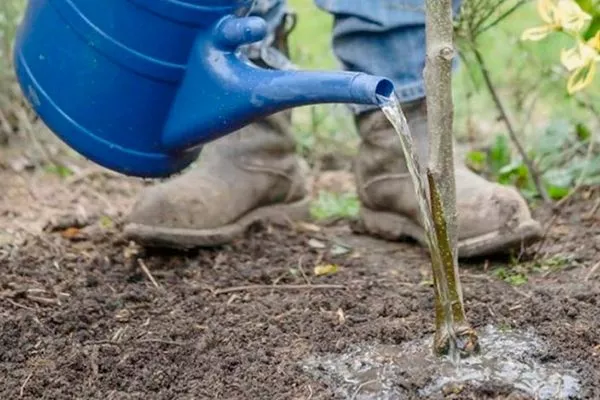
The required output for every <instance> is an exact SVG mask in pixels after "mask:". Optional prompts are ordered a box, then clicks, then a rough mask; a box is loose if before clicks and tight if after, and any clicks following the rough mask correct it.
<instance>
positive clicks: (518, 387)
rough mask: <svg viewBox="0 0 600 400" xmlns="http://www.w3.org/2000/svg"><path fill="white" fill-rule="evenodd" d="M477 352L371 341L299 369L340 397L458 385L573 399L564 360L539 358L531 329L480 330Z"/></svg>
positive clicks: (381, 398)
mask: <svg viewBox="0 0 600 400" xmlns="http://www.w3.org/2000/svg"><path fill="white" fill-rule="evenodd" d="M479 333H480V338H479V339H480V343H481V354H480V355H478V356H476V357H471V358H469V359H464V360H461V362H460V365H459V366H455V365H453V364H452V363H451V362H450V360H448V359H443V360H436V358H435V357H434V356H433V355H432V354H431V351H430V349H431V338H426V339H424V340H418V341H413V342H407V343H405V344H402V345H399V346H393V345H371V346H364V347H360V348H354V349H352V350H351V351H349V352H347V353H345V354H330V355H325V356H321V357H318V358H317V357H315V358H312V359H309V360H307V361H306V362H305V364H304V366H303V367H304V370H305V371H307V372H308V373H310V374H311V375H312V376H314V377H315V378H316V379H320V380H324V381H325V382H327V383H328V384H329V385H330V387H332V388H335V390H336V391H337V392H338V394H340V395H341V396H342V397H344V398H348V399H354V400H372V399H378V400H392V399H400V398H404V396H405V395H406V393H413V394H415V393H418V394H419V395H421V396H422V397H423V398H430V396H435V395H436V394H439V393H441V392H446V391H460V388H461V386H462V385H466V384H469V385H470V386H474V387H481V386H483V385H493V386H494V387H503V388H509V389H508V392H511V391H512V392H514V393H515V394H517V393H522V394H526V395H529V396H531V397H533V398H536V399H540V400H550V399H553V400H554V399H557V400H560V399H579V398H581V397H580V396H579V395H578V394H579V393H580V389H581V387H580V382H579V379H578V378H577V376H576V374H575V373H574V372H573V371H571V370H569V369H568V368H566V367H565V366H564V365H562V364H561V365H558V364H553V363H545V362H543V360H544V357H545V355H546V354H547V348H546V346H545V343H544V341H543V339H541V338H540V337H538V336H537V335H536V334H535V333H534V332H533V331H508V332H504V331H500V330H498V329H496V328H494V327H490V326H488V327H486V328H485V329H481V330H480V332H479Z"/></svg>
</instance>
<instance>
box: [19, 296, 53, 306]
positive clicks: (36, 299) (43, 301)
mask: <svg viewBox="0 0 600 400" xmlns="http://www.w3.org/2000/svg"><path fill="white" fill-rule="evenodd" d="M27 299H29V300H31V301H33V302H35V303H38V304H41V305H43V306H56V305H60V301H59V300H58V299H48V298H46V297H39V296H30V295H27Z"/></svg>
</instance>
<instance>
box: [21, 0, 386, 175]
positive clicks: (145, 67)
mask: <svg viewBox="0 0 600 400" xmlns="http://www.w3.org/2000/svg"><path fill="white" fill-rule="evenodd" d="M252 2H253V0H102V1H99V0H29V3H28V7H27V10H26V13H25V16H24V19H23V21H22V23H21V25H20V27H19V31H18V33H17V40H16V43H15V54H14V56H15V69H16V72H17V77H18V81H19V84H20V86H21V89H22V91H23V93H24V94H25V96H26V98H27V99H28V101H29V102H30V104H31V105H32V107H33V109H34V110H35V112H36V113H37V114H38V115H39V116H40V118H41V119H42V120H43V121H44V123H45V124H46V125H47V126H48V127H49V128H50V129H51V130H52V131H53V132H54V133H55V134H57V135H58V136H59V137H60V138H61V139H62V140H64V141H65V142H66V143H67V144H68V145H69V146H71V147H72V148H74V149H75V150H76V151H78V152H79V153H81V154H82V155H84V156H85V157H87V158H89V159H91V160H92V161H94V162H96V163H98V164H100V165H102V166H104V167H106V168H109V169H112V170H115V171H118V172H121V173H124V174H126V175H132V176H140V177H150V178H152V177H165V176H169V175H171V174H174V173H177V172H179V171H181V170H182V169H184V168H186V167H187V166H188V165H189V164H191V163H192V162H193V161H194V160H195V159H196V158H197V157H198V155H199V152H200V151H201V148H202V146H203V145H204V144H206V143H208V142H210V141H212V140H215V139H217V138H219V137H222V136H224V135H227V134H229V133H232V132H234V131H235V130H237V129H240V128H242V127H243V126H245V125H247V124H249V123H251V122H252V121H254V120H256V119H258V118H261V117H264V116H266V115H269V114H273V113H275V112H278V111H281V110H284V109H286V108H291V107H295V106H300V105H306V104H316V103H326V102H342V103H363V104H364V103H376V102H378V101H379V98H380V97H381V96H389V95H390V94H391V93H392V92H393V85H392V83H391V82H390V81H388V80H386V79H384V78H378V77H371V76H367V75H364V74H355V73H349V72H348V73H345V72H344V73H342V72H336V73H326V72H322V73H320V72H290V71H270V70H263V69H260V68H258V67H256V66H254V65H252V64H251V63H249V62H248V61H247V60H245V59H244V58H243V57H242V56H241V55H240V54H239V52H237V49H238V48H239V46H240V45H243V44H249V43H252V42H256V41H258V40H261V39H262V38H263V37H264V35H265V34H266V24H265V23H264V21H263V20H262V19H260V18H256V17H243V15H245V14H247V13H248V10H249V9H250V7H251V6H252Z"/></svg>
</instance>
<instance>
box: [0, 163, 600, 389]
mask: <svg viewBox="0 0 600 400" xmlns="http://www.w3.org/2000/svg"><path fill="white" fill-rule="evenodd" d="M18 176H19V177H20V178H19V179H17V177H16V175H15V174H12V173H11V174H8V173H6V174H5V175H4V176H3V178H4V182H5V183H4V184H5V185H7V187H8V188H9V189H10V190H7V191H5V192H4V196H5V197H4V199H3V202H0V205H1V206H2V208H1V209H0V216H1V218H2V219H1V220H0V222H2V223H3V224H4V225H3V226H5V229H4V239H2V237H0V323H1V324H0V376H1V377H2V379H1V382H0V399H18V398H22V399H74V398H85V399H192V398H194V399H203V398H218V399H330V398H335V394H334V389H335V388H332V387H328V386H327V385H326V383H325V382H323V381H319V380H317V379H315V378H314V377H312V376H310V375H309V374H307V373H306V372H305V371H304V370H303V368H302V362H303V360H306V359H307V357H310V356H315V355H319V354H324V353H331V352H333V353H340V352H343V351H344V350H346V349H348V348H349V347H351V346H353V345H360V344H374V343H381V344H400V343H403V342H405V341H409V340H412V339H418V338H422V337H424V336H426V335H430V334H431V333H432V328H433V324H432V323H433V298H432V289H431V287H430V286H429V284H428V281H430V279H431V277H430V270H429V264H428V260H427V256H426V253H425V252H424V251H423V250H422V249H420V248H418V247H416V246H415V245H412V244H402V243H389V242H384V241H379V240H376V239H371V238H368V237H363V236H357V235H353V234H352V233H351V232H350V230H349V229H348V228H347V223H341V224H339V225H336V226H330V227H327V228H323V227H321V228H318V227H316V226H310V225H303V226H301V227H279V228H274V227H260V226H257V227H255V228H254V229H253V231H252V232H251V233H249V234H248V235H247V237H245V238H243V239H241V240H239V241H238V242H236V243H234V244H232V245H231V246H226V247H223V248H219V249H211V250H201V251H197V252H193V253H187V254H181V253H165V252H164V251H162V252H161V251H157V250H144V249H140V248H138V247H136V246H134V245H131V244H129V243H127V242H125V241H124V240H123V239H122V238H121V236H120V230H119V228H120V225H119V221H120V219H121V216H122V212H124V210H126V208H127V207H126V206H128V205H129V204H130V202H131V200H132V199H133V198H134V196H133V195H134V193H135V192H136V190H137V189H138V188H139V187H140V186H141V185H139V184H132V183H131V182H132V181H131V180H122V181H119V182H120V183H118V184H117V183H114V182H113V181H114V180H116V179H117V178H111V177H103V178H102V179H100V178H94V179H93V180H86V181H85V182H83V181H82V182H78V181H77V180H76V179H71V180H70V181H68V182H67V183H65V181H64V180H62V181H61V182H62V183H58V184H56V185H62V187H63V189H61V191H59V192H53V191H52V190H50V189H48V187H46V186H44V185H42V184H41V182H42V181H43V180H42V178H41V177H39V176H37V175H36V176H32V175H31V174H30V173H26V172H24V173H21V174H19V175H18ZM0 177H2V176H0ZM46 178H47V177H46ZM46 178H44V179H46ZM67 179H69V178H67ZM90 179H91V178H90ZM55 180H56V179H55ZM19 182H21V183H23V182H25V183H24V184H21V183H19ZM31 182H36V183H35V184H32V183H31ZM44 182H45V181H44ZM111 182H112V183H111ZM11 184H12V186H11ZM56 185H54V186H52V187H53V188H54V189H53V190H58V189H56V188H57V187H58V186H56ZM67 185H68V186H67ZM86 185H87V186H86ZM83 186H85V187H86V188H88V189H87V190H88V192H90V191H91V192H92V194H91V195H90V194H89V193H87V192H85V193H84V192H82V191H81V189H80V188H81V187H83ZM17 187H20V188H21V189H18V190H17ZM27 188H28V189H27ZM90 188H91V189H90ZM123 188H125V189H123ZM78 190H79V192H77V191H78ZM65 192H66V193H68V194H70V195H71V197H69V199H70V200H68V201H67V200H65V196H67V194H65ZM51 193H55V197H52V196H51ZM56 193H63V195H62V196H63V197H62V198H60V196H58V195H57V194H56ZM73 193H79V195H77V196H75V195H73ZM86 193H87V194H86ZM10 196H12V197H10ZM19 196H20V197H19ZM599 198H600V192H598V191H593V190H584V191H582V194H581V195H579V196H577V197H576V198H574V199H573V200H572V201H571V202H569V203H568V204H567V205H565V206H564V207H563V209H562V213H561V214H560V216H558V217H552V214H551V213H549V212H548V211H545V210H538V211H536V215H538V216H539V217H540V219H541V220H542V221H544V222H545V223H546V224H547V226H548V229H547V232H548V237H547V238H546V240H545V241H544V242H542V243H538V244H537V245H534V246H532V247H531V248H529V249H525V250H524V251H523V252H522V254H520V255H515V256H516V257H520V261H519V263H518V265H517V266H516V267H513V266H514V265H516V264H515V263H514V262H509V261H508V260H479V261H477V262H472V263H468V264H467V263H463V264H462V267H463V268H462V273H463V286H464V295H465V301H466V308H467V310H468V315H469V318H470V319H471V321H472V323H473V325H474V326H475V327H481V326H484V325H486V324H493V325H496V326H503V327H515V328H527V327H534V328H535V329H536V331H537V332H538V334H539V335H541V336H542V337H543V338H544V339H545V340H546V341H547V343H548V345H549V351H548V353H547V354H546V355H545V356H544V357H545V360H546V361H552V362H559V363H565V364H570V365H573V366H574V367H575V368H576V371H575V372H576V373H577V374H578V375H579V377H580V378H581V379H582V385H583V388H584V390H585V391H584V393H582V398H584V399H598V398H600V328H599V327H600V270H599V268H598V262H599V261H600V211H598V210H594V208H595V207H597V202H598V199H599ZM17 199H20V200H17ZM36 199H37V200H36ZM90 199H92V200H90ZM106 199H111V200H110V201H109V204H108V205H107V204H106ZM42 201H43V202H44V204H45V205H44V206H41V205H40V202H42ZM109 205H110V206H111V207H113V208H114V209H115V210H116V211H115V212H114V213H111V212H110V210H109ZM82 208H83V211H82ZM30 209H34V210H38V211H36V212H37V213H36V212H33V211H26V210H30ZM107 209H108V210H109V211H107ZM44 210H45V211H44ZM48 210H53V211H52V212H50V211H48ZM32 213H33V214H32ZM44 213H45V214H44ZM107 214H108V216H106V215H107ZM65 218H66V219H65ZM19 221H21V222H19ZM23 221H28V222H23ZM34 223H37V225H36V224H34ZM36 227H38V228H39V229H41V228H44V229H43V230H42V231H41V230H39V229H37V228H36ZM0 236H1V235H0ZM344 246H347V248H349V249H350V250H349V251H344V248H346V247H344ZM532 260H535V261H532ZM327 263H335V264H337V265H339V266H340V270H339V271H338V272H337V273H336V274H333V275H330V276H321V277H317V276H315V275H314V273H313V268H314V267H315V266H316V265H320V264H327ZM499 267H503V268H504V269H505V271H509V272H510V271H512V270H514V268H516V269H517V271H520V273H522V274H524V275H527V276H528V278H529V281H528V283H526V284H524V285H521V286H518V287H517V286H512V285H510V284H508V283H506V282H504V281H503V280H501V279H500V278H499V277H498V275H499V274H498V273H494V272H493V271H497V268H499ZM144 269H146V272H145V271H144ZM505 275H506V273H505V274H504V275H503V276H505ZM427 380H428V377H427V376H421V377H414V380H412V381H410V382H404V383H403V390H404V393H405V397H403V398H416V397H417V395H416V391H417V389H419V388H420V387H422V386H423V385H425V384H426V383H427ZM441 396H442V395H440V397H441ZM509 396H511V389H510V388H505V387H502V386H495V385H489V386H485V387H483V388H479V389H476V388H469V387H467V388H465V389H464V390H463V391H462V392H460V393H458V394H456V393H454V394H448V395H447V398H454V399H501V398H516V397H514V396H515V394H514V393H513V394H512V396H513V397H509Z"/></svg>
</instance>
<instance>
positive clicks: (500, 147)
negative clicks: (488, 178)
mask: <svg viewBox="0 0 600 400" xmlns="http://www.w3.org/2000/svg"><path fill="white" fill-rule="evenodd" d="M510 160H511V152H510V146H509V145H508V138H507V137H506V136H504V135H497V136H496V141H495V142H494V145H493V146H492V148H491V149H490V160H489V164H490V168H491V170H492V172H493V173H495V174H497V173H498V171H499V170H500V169H501V168H502V167H504V166H505V165H507V164H510Z"/></svg>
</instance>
